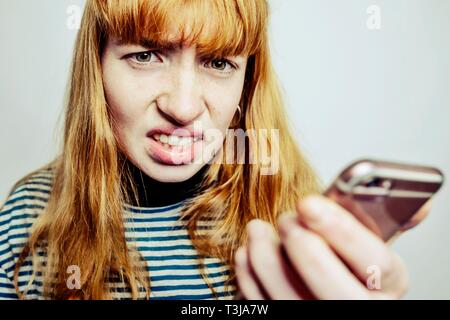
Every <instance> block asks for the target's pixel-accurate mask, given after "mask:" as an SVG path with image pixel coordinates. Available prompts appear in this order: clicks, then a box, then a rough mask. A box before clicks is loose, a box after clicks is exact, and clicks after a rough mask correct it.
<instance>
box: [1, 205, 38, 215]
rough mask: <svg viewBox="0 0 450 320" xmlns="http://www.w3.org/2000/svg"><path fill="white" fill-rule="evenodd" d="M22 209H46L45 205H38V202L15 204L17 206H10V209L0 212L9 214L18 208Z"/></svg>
mask: <svg viewBox="0 0 450 320" xmlns="http://www.w3.org/2000/svg"><path fill="white" fill-rule="evenodd" d="M21 209H44V207H43V206H40V205H37V204H23V205H20V206H15V207H12V208H9V209H8V210H5V211H2V212H0V214H1V215H7V214H9V213H10V212H13V211H16V210H21Z"/></svg>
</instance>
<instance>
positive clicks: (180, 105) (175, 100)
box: [158, 62, 205, 125]
mask: <svg viewBox="0 0 450 320" xmlns="http://www.w3.org/2000/svg"><path fill="white" fill-rule="evenodd" d="M168 77H169V81H168V89H167V92H166V94H165V95H162V96H160V97H159V99H158V108H159V110H160V111H161V112H162V113H163V114H164V116H166V117H168V118H170V120H171V121H172V122H176V123H177V124H180V125H187V124H189V123H192V122H193V121H195V120H196V119H197V118H199V117H200V115H201V114H202V113H203V111H204V109H205V106H204V102H203V99H202V88H201V85H200V83H199V81H198V77H197V70H196V65H195V63H193V62H183V63H180V64H179V65H178V66H176V67H175V66H174V67H173V68H172V70H171V71H170V72H169V74H168Z"/></svg>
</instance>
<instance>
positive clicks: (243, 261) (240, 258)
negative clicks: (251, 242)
mask: <svg viewBox="0 0 450 320" xmlns="http://www.w3.org/2000/svg"><path fill="white" fill-rule="evenodd" d="M235 271H236V279H237V282H238V286H239V290H240V292H241V293H242V295H243V296H244V297H245V298H246V299H247V300H264V295H263V293H262V292H261V290H260V288H259V285H258V283H257V282H256V281H255V279H254V276H253V275H252V270H251V269H250V265H249V263H248V259H247V248H246V247H245V246H243V247H240V248H239V249H238V250H237V251H236V254H235Z"/></svg>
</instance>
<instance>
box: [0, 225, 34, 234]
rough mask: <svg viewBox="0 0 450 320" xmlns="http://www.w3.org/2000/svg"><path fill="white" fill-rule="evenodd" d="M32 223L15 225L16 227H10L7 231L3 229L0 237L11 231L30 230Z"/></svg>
mask: <svg viewBox="0 0 450 320" xmlns="http://www.w3.org/2000/svg"><path fill="white" fill-rule="evenodd" d="M31 225H32V223H23V224H16V225H10V226H9V228H8V229H5V230H3V231H0V236H2V235H4V234H7V233H8V232H9V231H11V230H16V229H28V228H30V227H31Z"/></svg>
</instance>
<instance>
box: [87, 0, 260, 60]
mask: <svg viewBox="0 0 450 320" xmlns="http://www.w3.org/2000/svg"><path fill="white" fill-rule="evenodd" d="M93 1H94V3H95V7H96V8H95V10H94V11H95V13H94V14H95V15H97V17H96V18H97V21H98V23H99V25H100V27H101V29H102V32H103V33H104V35H106V36H108V37H109V36H113V37H115V38H117V39H118V40H119V41H121V42H123V43H133V44H141V45H142V44H146V43H154V44H155V45H157V46H161V47H164V46H166V45H167V44H168V43H178V44H185V45H191V44H195V45H196V49H197V51H198V52H199V53H200V54H201V55H211V56H215V57H224V56H236V55H241V54H243V55H249V56H250V55H253V54H255V53H256V52H258V51H259V50H260V49H261V47H262V46H263V45H264V43H263V42H264V40H265V32H266V28H267V16H268V8H267V2H266V0H93Z"/></svg>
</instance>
